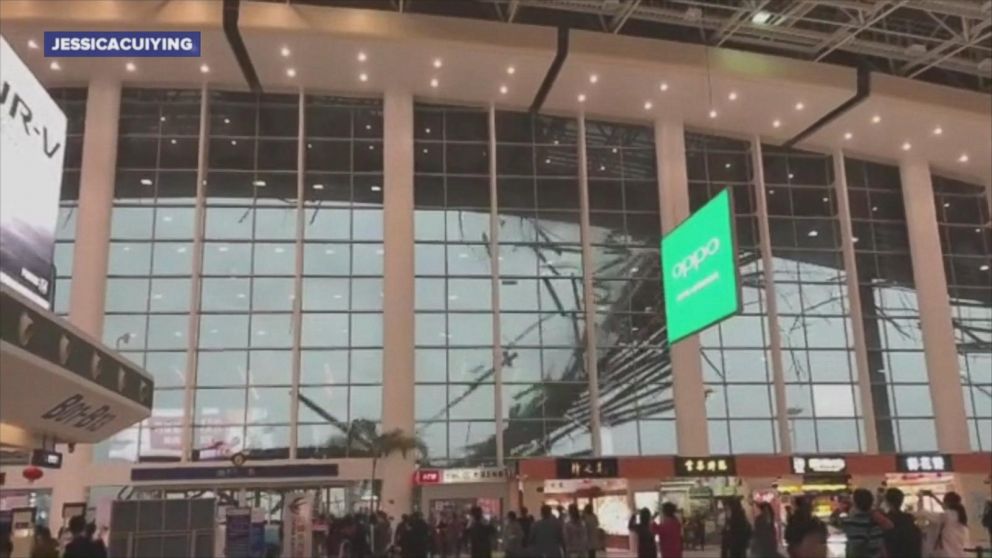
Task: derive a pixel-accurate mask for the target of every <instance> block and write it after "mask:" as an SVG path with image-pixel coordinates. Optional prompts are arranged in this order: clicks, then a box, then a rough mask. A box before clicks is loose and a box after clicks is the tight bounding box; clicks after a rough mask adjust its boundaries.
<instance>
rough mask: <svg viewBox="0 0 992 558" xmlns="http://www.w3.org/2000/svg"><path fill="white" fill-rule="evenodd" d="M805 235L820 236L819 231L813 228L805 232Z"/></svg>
mask: <svg viewBox="0 0 992 558" xmlns="http://www.w3.org/2000/svg"><path fill="white" fill-rule="evenodd" d="M806 236H808V237H810V238H816V237H818V236H820V233H819V232H817V231H816V229H814V230H811V231H809V232H808V233H806Z"/></svg>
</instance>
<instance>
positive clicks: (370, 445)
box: [327, 419, 427, 512]
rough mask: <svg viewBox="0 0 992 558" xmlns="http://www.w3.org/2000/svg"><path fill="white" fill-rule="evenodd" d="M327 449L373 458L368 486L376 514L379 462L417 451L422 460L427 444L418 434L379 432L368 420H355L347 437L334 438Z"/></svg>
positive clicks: (399, 430) (424, 456) (376, 426)
mask: <svg viewBox="0 0 992 558" xmlns="http://www.w3.org/2000/svg"><path fill="white" fill-rule="evenodd" d="M327 445H328V447H332V448H335V449H339V448H340V449H343V450H345V452H346V455H348V456H351V457H371V458H372V476H371V478H370V479H369V486H370V487H371V490H372V493H373V503H372V506H373V512H376V511H379V498H378V495H377V494H376V492H377V491H376V487H375V481H376V469H377V468H378V465H379V460H380V459H385V458H386V457H389V456H390V455H393V454H395V453H400V454H402V455H403V457H404V458H406V456H407V455H408V454H409V453H410V452H413V451H416V452H417V453H418V454H419V456H420V458H421V459H423V458H426V457H427V444H426V443H424V441H423V440H422V439H421V438H420V437H419V436H417V435H416V434H409V433H407V432H405V431H403V430H401V429H399V428H394V429H392V430H387V431H385V432H379V427H378V425H377V424H376V423H375V422H373V421H370V420H367V419H357V420H353V421H352V422H351V424H350V425H349V426H348V430H347V432H346V433H345V434H344V435H338V436H332V437H331V438H330V439H329V440H328V441H327Z"/></svg>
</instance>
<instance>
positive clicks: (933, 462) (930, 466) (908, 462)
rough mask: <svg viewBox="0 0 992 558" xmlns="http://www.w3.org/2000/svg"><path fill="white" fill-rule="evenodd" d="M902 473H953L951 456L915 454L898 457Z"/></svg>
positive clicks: (897, 463) (899, 468)
mask: <svg viewBox="0 0 992 558" xmlns="http://www.w3.org/2000/svg"><path fill="white" fill-rule="evenodd" d="M896 469H897V470H898V471H899V472H900V473H947V472H950V471H953V470H954V468H953V467H952V466H951V456H949V455H944V454H939V453H915V454H910V455H899V456H897V457H896Z"/></svg>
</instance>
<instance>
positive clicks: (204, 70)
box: [200, 64, 210, 74]
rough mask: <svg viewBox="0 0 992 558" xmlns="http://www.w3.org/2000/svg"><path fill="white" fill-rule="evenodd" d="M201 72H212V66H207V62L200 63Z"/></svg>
mask: <svg viewBox="0 0 992 558" xmlns="http://www.w3.org/2000/svg"><path fill="white" fill-rule="evenodd" d="M200 73H201V74H209V73H210V66H207V65H206V64H200Z"/></svg>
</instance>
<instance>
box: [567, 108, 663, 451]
mask: <svg viewBox="0 0 992 558" xmlns="http://www.w3.org/2000/svg"><path fill="white" fill-rule="evenodd" d="M586 153H587V164H586V166H587V171H588V177H589V178H588V182H589V221H590V230H589V235H590V241H591V244H592V264H593V266H592V268H593V296H594V301H593V302H594V304H595V305H596V344H597V347H596V358H597V363H598V365H597V369H598V374H599V385H600V388H599V389H600V415H601V420H602V426H603V429H602V432H603V439H602V443H603V454H605V455H610V454H614V455H642V454H643V455H657V454H666V453H667V454H671V453H675V450H676V440H675V421H674V418H675V413H674V408H673V405H674V402H673V399H672V362H671V358H670V355H669V351H668V338H667V333H666V328H665V319H664V302H663V301H664V298H663V296H662V283H661V277H660V275H661V273H660V272H661V265H660V253H659V249H660V245H659V240H660V238H661V214H660V213H661V212H660V206H659V192H658V174H657V167H656V164H655V149H654V130H653V129H652V128H651V127H650V126H634V125H623V124H612V123H608V122H601V121H594V120H589V121H587V122H586Z"/></svg>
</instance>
